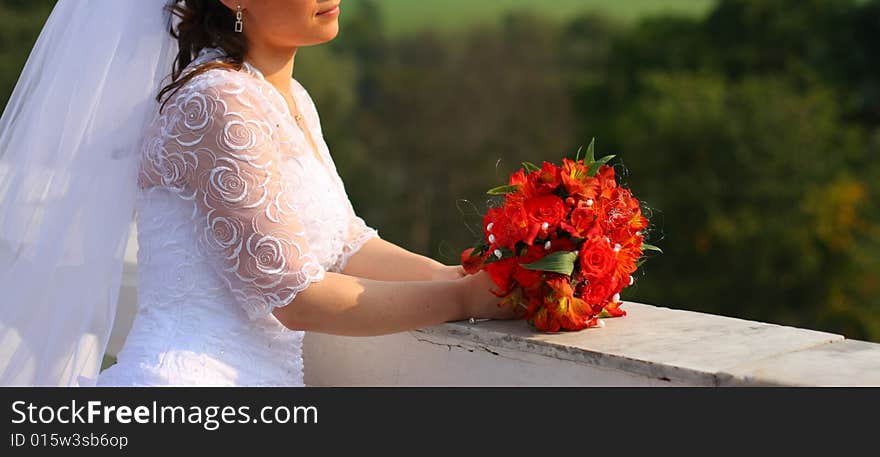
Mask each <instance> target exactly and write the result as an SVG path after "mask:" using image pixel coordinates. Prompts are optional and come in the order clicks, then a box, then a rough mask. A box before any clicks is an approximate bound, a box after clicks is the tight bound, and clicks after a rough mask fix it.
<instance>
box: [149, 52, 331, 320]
mask: <svg viewBox="0 0 880 457" xmlns="http://www.w3.org/2000/svg"><path fill="white" fill-rule="evenodd" d="M261 97H262V94H261V93H260V91H259V89H258V88H256V87H253V86H252V85H250V83H249V82H248V81H247V80H245V79H243V78H240V77H237V76H235V75H233V74H231V72H229V71H226V70H219V69H215V70H210V71H208V72H206V73H203V74H202V75H199V76H197V77H196V78H194V79H193V80H192V81H190V82H189V83H187V85H186V86H185V87H184V88H183V89H181V91H180V92H179V93H178V94H176V95H175V96H174V97H173V98H172V99H171V100H169V102H168V104H167V106H166V107H165V110H164V111H163V114H162V116H161V121H160V125H161V131H162V132H163V133H162V134H161V135H159V136H158V138H159V141H158V143H154V145H153V147H151V148H148V152H147V154H146V160H144V161H143V163H144V164H145V165H144V166H143V167H142V170H143V171H142V172H143V173H145V174H147V175H152V176H153V177H154V178H158V179H161V182H162V184H163V185H165V186H167V187H170V188H171V189H173V190H174V191H176V192H177V193H178V194H179V195H180V196H182V197H184V198H186V199H189V200H192V202H193V203H194V207H193V214H194V215H195V216H197V217H198V218H199V219H200V220H201V224H200V227H199V230H200V231H201V234H200V235H199V237H198V239H199V242H200V247H199V248H200V249H207V250H209V251H211V253H213V254H216V257H217V259H218V261H217V262H216V266H215V270H216V271H217V272H218V274H219V275H220V276H221V277H222V278H224V279H225V280H226V283H227V285H228V286H229V287H230V290H231V292H232V294H233V296H234V297H235V298H236V300H237V301H238V302H239V304H240V305H241V306H242V307H243V308H244V310H245V311H246V312H247V314H248V316H249V317H250V318H251V319H256V318H260V317H264V316H266V315H267V314H268V313H270V312H271V311H272V309H273V308H275V307H280V306H285V305H288V304H290V303H291V302H292V301H293V299H294V298H295V297H296V295H297V294H298V293H299V292H301V291H302V290H304V289H305V288H306V287H308V286H309V284H310V283H312V282H314V281H319V280H321V279H323V277H324V273H325V269H324V268H323V266H322V265H321V264H320V263H319V261H318V259H317V258H316V256H314V255H313V254H312V253H311V251H310V249H309V245H308V242H307V240H306V237H305V231H304V228H303V225H302V223H301V221H300V219H299V218H298V216H297V212H296V211H295V210H294V206H293V205H292V204H291V202H289V201H288V198H287V197H288V196H289V184H287V182H288V181H287V180H286V179H282V175H281V172H280V168H279V160H280V149H279V144H278V142H277V141H275V138H274V128H275V127H277V126H276V125H275V124H273V123H272V121H271V120H270V118H269V116H268V115H267V113H268V109H269V108H268V106H267V104H266V103H267V101H266V99H265V98H261Z"/></svg>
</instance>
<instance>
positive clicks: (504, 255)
mask: <svg viewBox="0 0 880 457" xmlns="http://www.w3.org/2000/svg"><path fill="white" fill-rule="evenodd" d="M498 250H499V251H501V258H498V256H496V255H495V251H492V252H490V253H489V257H486V261H485V262H483V265H488V264H490V263H494V262H497V261H499V260H504V259H506V258H508V257H511V256H513V251H511V250H510V249H507V248H498Z"/></svg>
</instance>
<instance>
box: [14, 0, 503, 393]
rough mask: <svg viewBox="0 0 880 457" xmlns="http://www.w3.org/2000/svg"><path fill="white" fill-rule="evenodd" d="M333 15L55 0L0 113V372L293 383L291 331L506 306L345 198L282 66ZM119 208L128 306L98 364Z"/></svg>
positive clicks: (103, 380) (328, 35)
mask: <svg viewBox="0 0 880 457" xmlns="http://www.w3.org/2000/svg"><path fill="white" fill-rule="evenodd" d="M339 14H340V5H339V0H263V1H258V0H250V1H249V0H241V1H236V0H178V1H170V2H169V1H168V0H125V1H119V0H99V1H90V2H79V1H76V0H60V1H59V2H58V3H57V5H56V7H55V10H53V13H52V15H51V16H50V18H49V20H48V21H47V23H46V26H45V27H44V29H43V32H42V33H41V36H40V38H39V40H38V42H37V44H36V46H35V47H34V50H33V51H32V53H31V57H30V58H29V60H28V64H27V65H26V67H25V69H24V71H23V72H22V76H21V78H20V79H19V82H18V85H17V86H16V89H15V92H14V93H13V96H12V98H11V99H10V103H9V104H8V105H7V109H6V111H5V112H4V114H3V118H2V120H0V291H2V294H3V298H2V299H0V310H2V314H0V384H2V385H70V386H75V385H85V386H87V385H98V386H161V385H214V386H218V385H223V386H230V385H231V386H245V385H246V386H255V385H260V386H302V385H303V363H302V338H303V334H304V332H305V331H315V332H323V333H332V334H338V335H350V336H368V335H382V334H388V333H394V332H400V331H405V330H410V329H416V328H421V327H425V326H430V325H435V324H439V323H442V322H446V321H451V320H460V319H466V318H468V317H487V318H499V319H509V318H514V317H517V315H518V313H517V312H516V311H514V310H510V309H507V308H502V307H499V306H498V301H499V299H498V298H497V297H496V296H495V295H494V294H493V293H492V292H491V291H490V289H491V288H492V287H493V285H494V284H493V283H492V281H491V279H490V278H488V275H487V274H486V273H485V272H480V273H478V274H475V275H466V274H465V273H464V271H463V270H462V268H461V267H460V266H447V265H443V264H440V263H439V262H436V261H434V260H432V259H430V258H427V257H424V256H421V255H418V254H415V253H412V252H410V251H407V250H405V249H403V248H401V247H399V246H397V245H395V244H393V243H390V242H388V241H385V240H383V239H381V238H380V237H379V235H378V232H377V231H376V230H375V229H373V228H370V227H369V226H367V225H366V223H365V222H364V220H363V219H361V218H360V217H358V216H357V215H356V214H355V212H354V210H353V207H352V205H351V202H350V201H349V199H348V196H347V194H346V191H345V186H344V185H343V182H342V180H341V178H340V177H339V175H338V173H337V171H336V167H335V164H334V162H333V158H332V157H331V155H330V153H329V151H328V148H327V145H326V143H325V142H324V139H323V137H322V132H321V127H320V124H319V118H318V113H317V110H316V108H315V105H314V103H313V101H312V99H311V98H310V97H309V94H308V93H307V92H306V90H305V88H303V87H302V86H301V85H300V84H299V83H298V82H297V81H296V80H295V79H293V78H292V77H291V75H292V73H293V68H294V57H295V55H296V52H297V49H298V48H299V47H301V46H309V45H315V44H319V43H324V42H327V41H329V40H332V39H333V38H334V37H335V36H336V35H337V33H338V29H339V24H338V17H339ZM91 18H100V19H101V20H100V21H98V20H97V19H91ZM104 24H106V26H105V25H104ZM169 24H171V25H170V26H169ZM169 32H171V33H169ZM64 65H67V66H66V67H65V66H64ZM70 65H74V66H70ZM169 70H170V71H169ZM169 73H170V75H169ZM166 76H170V82H169V81H165V80H164V79H163V78H165V77H166ZM327 77H332V75H327ZM160 81H164V82H160ZM135 209H136V218H137V226H138V244H139V251H138V255H137V258H138V275H139V278H138V279H139V283H138V297H137V299H138V309H137V314H136V316H135V320H134V323H133V326H132V329H131V332H130V333H129V335H128V337H127V340H126V342H125V345H124V347H123V349H122V350H121V351H120V353H119V354H118V363H116V364H115V365H113V366H111V367H110V368H108V369H107V370H105V371H103V372H101V373H100V374H99V373H98V369H99V368H98V367H99V365H100V360H101V355H102V354H103V352H104V350H105V348H106V344H107V338H108V335H109V331H110V329H111V328H112V323H113V315H114V313H115V303H116V300H117V298H118V288H119V283H120V273H121V265H122V256H123V253H124V245H125V240H126V239H127V236H128V226H129V222H130V220H131V215H132V210H135Z"/></svg>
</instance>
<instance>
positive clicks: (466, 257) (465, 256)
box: [461, 248, 489, 275]
mask: <svg viewBox="0 0 880 457" xmlns="http://www.w3.org/2000/svg"><path fill="white" fill-rule="evenodd" d="M473 252H474V248H467V249H465V250H464V252H462V253H461V266H462V267H464V271H465V272H466V273H467V274H469V275H472V274H474V273H477V272H479V271H480V269H481V268H482V266H483V262H484V261H485V260H486V258H487V257H488V255H489V250H488V249H487V250H485V251H484V252H483V254H482V255H473Z"/></svg>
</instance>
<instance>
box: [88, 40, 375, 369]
mask: <svg viewBox="0 0 880 457" xmlns="http://www.w3.org/2000/svg"><path fill="white" fill-rule="evenodd" d="M222 55H223V53H222V51H221V50H220V49H219V48H206V49H204V50H202V51H201V53H200V54H199V56H198V57H197V58H196V59H195V60H194V61H193V63H191V64H190V66H189V67H188V68H187V70H191V69H192V68H194V66H195V65H198V64H200V63H204V62H206V61H209V60H211V59H216V58H218V57H221V56H222ZM291 85H292V86H291V89H292V92H293V95H294V97H295V100H296V104H297V106H298V107H299V108H300V110H302V113H303V114H304V116H305V121H306V124H307V125H308V130H309V131H310V133H311V135H312V138H314V140H315V143H317V146H318V151H317V153H318V154H319V155H320V156H316V154H315V151H314V150H313V148H312V147H311V143H310V142H309V141H308V139H307V138H306V136H305V135H304V133H303V132H302V130H300V128H299V127H298V125H297V124H296V122H295V121H294V119H293V117H292V115H291V113H290V110H289V108H288V105H287V103H286V102H285V101H284V98H283V97H282V96H281V94H280V93H279V92H278V91H277V90H276V89H275V87H274V86H272V84H270V83H269V82H268V81H266V80H265V79H264V77H263V75H262V73H260V71H259V70H258V69H257V68H256V67H254V66H252V65H250V64H249V63H247V62H245V65H244V68H243V69H242V70H241V71H232V70H227V69H211V70H209V71H207V72H205V73H203V74H200V75H197V76H196V77H195V78H193V79H192V80H191V81H189V82H187V83H186V85H185V86H183V88H182V89H181V90H180V91H179V92H178V93H176V94H175V95H173V96H172V97H171V98H170V99H169V101H168V103H167V104H166V106H165V108H164V110H163V111H162V112H161V114H160V113H157V114H156V116H155V118H154V119H153V122H152V123H151V124H150V126H149V129H148V130H147V131H146V132H145V135H144V141H143V147H142V157H141V159H140V160H141V167H140V176H139V184H140V190H139V194H138V201H137V226H138V244H139V250H138V254H137V260H138V280H139V283H138V293H137V300H138V308H137V314H136V316H135V320H134V323H133V326H132V329H131V332H130V333H129V335H128V338H127V340H126V342H125V345H124V347H123V348H122V350H121V351H120V352H119V354H118V357H117V363H116V364H115V365H113V366H111V367H110V368H108V369H106V370H104V371H103V372H102V373H101V374H100V375H99V377H98V380H97V385H98V386H168V385H210V386H303V385H304V383H303V360H302V341H303V335H304V332H302V331H293V330H289V329H287V328H285V327H284V326H283V325H281V323H280V322H279V321H278V320H277V319H276V318H275V317H274V315H273V314H272V313H271V310H272V309H273V308H274V307H276V306H288V305H289V306H297V304H296V301H294V297H295V296H296V295H297V293H299V292H300V291H302V290H304V289H305V288H306V287H308V286H309V285H310V284H311V283H312V282H315V281H320V280H321V279H323V277H324V273H325V272H327V271H332V272H341V271H342V270H343V268H344V267H345V265H346V263H347V261H348V259H349V258H350V256H351V255H352V254H354V253H355V252H356V251H357V250H358V249H359V248H360V247H361V246H362V245H363V243H364V242H366V241H367V240H369V239H370V238H372V237H374V236H375V237H378V232H377V231H376V230H375V229H372V228H370V227H368V226H367V225H366V224H365V222H364V221H363V219H361V218H360V217H358V216H357V215H356V214H355V212H354V210H353V208H352V205H351V202H350V200H349V199H348V196H347V194H346V191H345V187H344V185H343V183H342V180H341V179H340V177H339V175H338V173H337V171H336V166H335V164H334V162H333V160H332V158H331V157H330V154H329V151H328V149H327V146H326V144H325V142H324V140H323V136H322V133H321V128H320V124H319V119H318V113H317V111H316V109H315V106H314V103H313V101H312V99H311V98H310V96H309V95H308V93H307V92H306V91H305V89H303V87H302V86H301V85H300V84H299V83H298V82H297V81H296V80H295V79H291Z"/></svg>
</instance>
